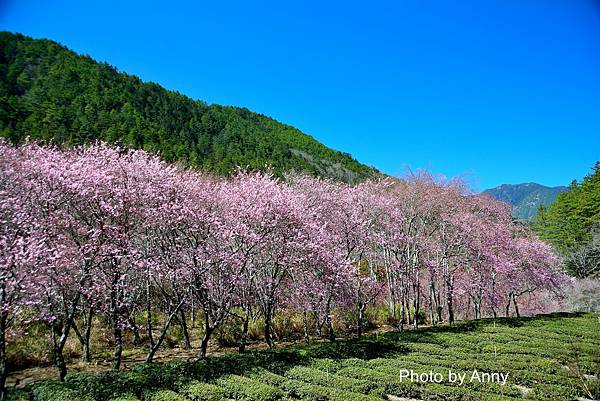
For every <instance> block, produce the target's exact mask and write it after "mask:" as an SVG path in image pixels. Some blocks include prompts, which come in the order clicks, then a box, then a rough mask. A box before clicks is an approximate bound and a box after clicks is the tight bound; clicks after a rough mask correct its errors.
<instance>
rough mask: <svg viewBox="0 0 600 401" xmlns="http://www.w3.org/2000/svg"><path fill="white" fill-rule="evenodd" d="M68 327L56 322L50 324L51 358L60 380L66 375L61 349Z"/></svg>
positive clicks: (65, 365)
mask: <svg viewBox="0 0 600 401" xmlns="http://www.w3.org/2000/svg"><path fill="white" fill-rule="evenodd" d="M65 333H68V329H65V328H64V327H62V328H61V327H60V326H59V325H57V324H53V325H52V359H53V362H54V366H56V367H57V369H58V378H59V380H60V381H63V380H65V376H66V375H67V364H66V363H65V357H64V355H63V349H64V346H65V343H66V334H65Z"/></svg>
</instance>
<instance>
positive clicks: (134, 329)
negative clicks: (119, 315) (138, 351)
mask: <svg viewBox="0 0 600 401" xmlns="http://www.w3.org/2000/svg"><path fill="white" fill-rule="evenodd" d="M128 320H129V324H130V325H131V331H132V332H133V345H140V344H142V338H141V337H140V327H139V326H138V324H137V322H136V321H135V317H130V318H129V319H128Z"/></svg>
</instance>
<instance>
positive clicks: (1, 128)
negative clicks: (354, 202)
mask: <svg viewBox="0 0 600 401" xmlns="http://www.w3.org/2000/svg"><path fill="white" fill-rule="evenodd" d="M0 135H1V136H3V137H6V138H8V139H9V140H11V141H13V142H19V141H22V140H23V139H24V138H25V137H26V136H29V137H31V138H32V139H36V140H42V141H46V142H53V143H57V144H64V145H76V144H82V143H87V142H91V141H95V140H103V141H107V142H111V143H114V142H118V143H122V144H124V145H127V146H132V147H135V148H143V149H145V150H148V151H151V152H160V154H161V156H162V157H163V158H164V159H165V160H167V161H182V162H184V163H186V164H188V165H191V166H194V167H199V168H202V169H205V170H207V171H211V172H214V173H217V174H228V173H229V172H231V171H232V170H233V169H235V168H236V166H242V167H250V168H252V169H264V168H265V166H266V165H269V166H271V168H272V169H273V171H274V173H275V174H278V175H280V174H281V173H283V172H284V171H289V170H296V171H304V172H309V173H312V174H316V175H320V176H325V177H331V178H335V179H340V180H343V181H347V182H354V181H358V180H361V179H364V178H366V177H369V176H372V175H375V174H377V171H376V170H375V169H373V168H371V167H368V166H365V165H363V164H360V163H359V162H357V161H356V160H354V159H353V158H352V157H351V156H350V155H349V154H347V153H342V152H338V151H335V150H332V149H330V148H328V147H326V146H325V145H323V144H321V143H319V142H318V141H316V140H315V139H314V138H312V137H311V136H309V135H306V134H304V133H302V132H301V131H299V130H298V129H296V128H294V127H291V126H289V125H285V124H282V123H279V122H277V121H275V120H273V119H272V118H269V117H266V116H264V115H260V114H257V113H253V112H251V111H249V110H247V109H245V108H239V107H230V106H219V105H214V104H213V105H208V104H206V103H204V102H201V101H196V100H192V99H190V98H188V97H186V96H184V95H181V94H179V93H176V92H173V91H169V90H166V89H164V88H162V87H161V86H159V85H157V84H155V83H148V82H142V81H141V80H140V79H139V78H137V77H135V76H132V75H128V74H125V73H120V72H118V71H117V70H116V69H115V68H114V67H112V66H110V65H108V64H106V63H99V62H96V61H94V60H93V59H91V58H90V57H87V56H81V55H78V54H76V53H74V52H72V51H70V50H69V49H67V48H66V47H64V46H61V45H60V44H58V43H56V42H53V41H50V40H39V39H31V38H28V37H25V36H23V35H20V34H13V33H9V32H0Z"/></svg>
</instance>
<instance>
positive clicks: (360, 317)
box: [357, 303, 367, 338]
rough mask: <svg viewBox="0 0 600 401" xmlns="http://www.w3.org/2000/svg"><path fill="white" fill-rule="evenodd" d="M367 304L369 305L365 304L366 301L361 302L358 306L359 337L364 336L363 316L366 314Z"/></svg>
mask: <svg viewBox="0 0 600 401" xmlns="http://www.w3.org/2000/svg"><path fill="white" fill-rule="evenodd" d="M366 306H367V305H366V304H364V303H361V304H360V305H359V306H358V322H357V323H358V324H357V326H358V327H357V334H358V337H359V338H360V337H362V334H363V330H362V326H363V316H364V313H365V307H366Z"/></svg>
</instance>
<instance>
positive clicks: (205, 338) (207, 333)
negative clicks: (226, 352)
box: [200, 312, 214, 358]
mask: <svg viewBox="0 0 600 401" xmlns="http://www.w3.org/2000/svg"><path fill="white" fill-rule="evenodd" d="M213 330H214V327H211V326H210V319H209V318H208V314H207V313H206V312H204V335H203V336H202V342H201V343H200V358H206V349H207V348H208V340H210V336H211V335H212V333H213Z"/></svg>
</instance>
